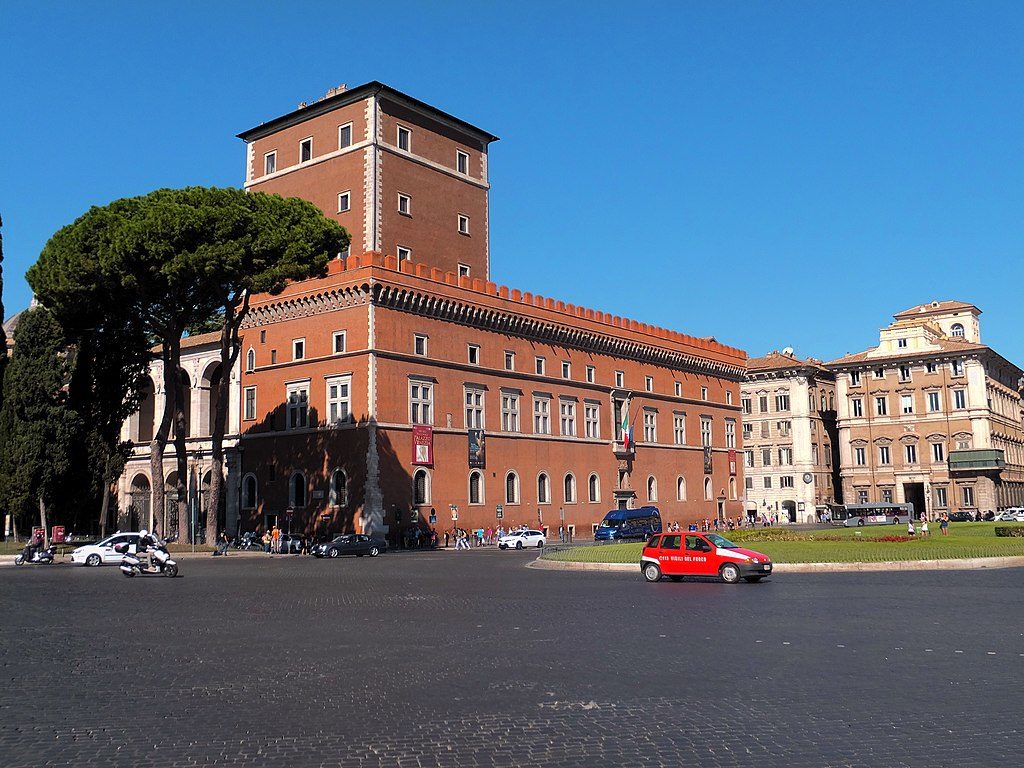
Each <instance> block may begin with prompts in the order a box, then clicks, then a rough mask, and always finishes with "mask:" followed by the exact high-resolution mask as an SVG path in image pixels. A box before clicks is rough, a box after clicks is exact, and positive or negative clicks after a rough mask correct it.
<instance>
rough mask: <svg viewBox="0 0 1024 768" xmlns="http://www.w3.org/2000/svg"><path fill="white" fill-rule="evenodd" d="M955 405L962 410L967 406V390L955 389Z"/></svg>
mask: <svg viewBox="0 0 1024 768" xmlns="http://www.w3.org/2000/svg"><path fill="white" fill-rule="evenodd" d="M953 407H954V408H956V409H958V410H960V409H963V408H966V407H967V390H965V389H954V390H953Z"/></svg>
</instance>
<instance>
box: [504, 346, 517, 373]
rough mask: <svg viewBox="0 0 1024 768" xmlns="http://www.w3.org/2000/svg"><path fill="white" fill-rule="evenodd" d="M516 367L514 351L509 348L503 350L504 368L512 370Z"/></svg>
mask: <svg viewBox="0 0 1024 768" xmlns="http://www.w3.org/2000/svg"><path fill="white" fill-rule="evenodd" d="M515 369H516V353H515V352H511V351H509V350H507V349H506V350H505V370H506V371H514V370H515Z"/></svg>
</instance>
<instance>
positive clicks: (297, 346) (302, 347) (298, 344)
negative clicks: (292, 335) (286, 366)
mask: <svg viewBox="0 0 1024 768" xmlns="http://www.w3.org/2000/svg"><path fill="white" fill-rule="evenodd" d="M305 357H306V340H305V339H292V360H303V359H305Z"/></svg>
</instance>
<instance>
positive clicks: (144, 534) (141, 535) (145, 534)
mask: <svg viewBox="0 0 1024 768" xmlns="http://www.w3.org/2000/svg"><path fill="white" fill-rule="evenodd" d="M148 535H149V531H147V530H146V529H145V528H143V529H142V530H141V531H139V536H140V537H144V536H148Z"/></svg>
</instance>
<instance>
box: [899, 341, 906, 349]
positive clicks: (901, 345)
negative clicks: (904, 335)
mask: <svg viewBox="0 0 1024 768" xmlns="http://www.w3.org/2000/svg"><path fill="white" fill-rule="evenodd" d="M896 346H897V347H899V348H900V349H905V348H906V346H907V340H906V339H896Z"/></svg>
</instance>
